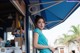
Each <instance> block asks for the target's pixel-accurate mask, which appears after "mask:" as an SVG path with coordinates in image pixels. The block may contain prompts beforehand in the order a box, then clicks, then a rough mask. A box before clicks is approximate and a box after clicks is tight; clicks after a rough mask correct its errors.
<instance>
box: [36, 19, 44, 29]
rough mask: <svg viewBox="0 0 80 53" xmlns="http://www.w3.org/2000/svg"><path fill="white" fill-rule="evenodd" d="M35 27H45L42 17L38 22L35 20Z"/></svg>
mask: <svg viewBox="0 0 80 53" xmlns="http://www.w3.org/2000/svg"><path fill="white" fill-rule="evenodd" d="M37 27H38V28H39V29H41V30H42V29H43V28H44V27H45V23H44V20H43V19H39V20H38V22H37Z"/></svg>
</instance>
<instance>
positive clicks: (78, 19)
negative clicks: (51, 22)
mask: <svg viewBox="0 0 80 53" xmlns="http://www.w3.org/2000/svg"><path fill="white" fill-rule="evenodd" d="M78 24H80V7H79V8H78V9H77V10H76V11H74V12H73V13H72V14H71V15H70V16H69V17H68V19H67V20H65V21H64V22H63V23H61V24H59V25H57V26H56V27H53V28H52V29H49V30H43V34H44V35H45V36H46V38H47V39H48V43H49V45H51V46H54V41H55V40H56V39H58V38H60V37H62V34H66V33H68V34H71V33H70V32H69V30H70V29H71V26H72V25H75V26H76V25H78Z"/></svg>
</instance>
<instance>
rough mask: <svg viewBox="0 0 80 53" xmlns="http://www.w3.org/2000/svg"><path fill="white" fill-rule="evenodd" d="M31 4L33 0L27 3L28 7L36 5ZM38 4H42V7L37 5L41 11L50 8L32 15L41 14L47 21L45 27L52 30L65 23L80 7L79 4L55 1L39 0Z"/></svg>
mask: <svg viewBox="0 0 80 53" xmlns="http://www.w3.org/2000/svg"><path fill="white" fill-rule="evenodd" d="M38 1H39V2H38ZM31 2H32V0H28V2H27V0H26V3H28V5H30V4H33V5H34V1H33V3H31ZM46 2H47V3H48V2H53V3H48V4H45V3H46ZM37 3H40V5H36V6H38V7H40V8H39V9H40V10H41V9H45V8H47V7H49V8H47V9H45V10H42V11H38V13H36V14H32V15H37V14H40V15H41V16H43V17H44V19H45V20H46V27H45V28H46V29H51V28H52V27H55V26H56V25H58V24H60V23H62V22H64V21H65V20H66V19H67V18H68V17H69V16H70V15H71V14H72V13H73V12H74V11H75V10H76V9H77V8H78V7H79V5H80V3H79V2H67V1H59V2H55V1H53V0H37ZM41 3H44V4H41ZM50 6H51V7H50ZM31 18H33V17H31Z"/></svg>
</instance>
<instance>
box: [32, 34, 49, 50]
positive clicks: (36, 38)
mask: <svg viewBox="0 0 80 53" xmlns="http://www.w3.org/2000/svg"><path fill="white" fill-rule="evenodd" d="M38 36H39V35H38V33H34V38H33V44H34V45H33V46H34V48H38V49H44V48H49V46H45V45H40V44H38Z"/></svg>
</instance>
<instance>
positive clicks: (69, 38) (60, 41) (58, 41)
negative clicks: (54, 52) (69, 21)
mask: <svg viewBox="0 0 80 53" xmlns="http://www.w3.org/2000/svg"><path fill="white" fill-rule="evenodd" d="M73 38H74V37H73V35H67V34H63V38H59V39H56V40H55V42H54V43H55V44H63V45H66V46H67V47H68V53H69V45H70V43H75V42H74V40H73Z"/></svg>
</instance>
